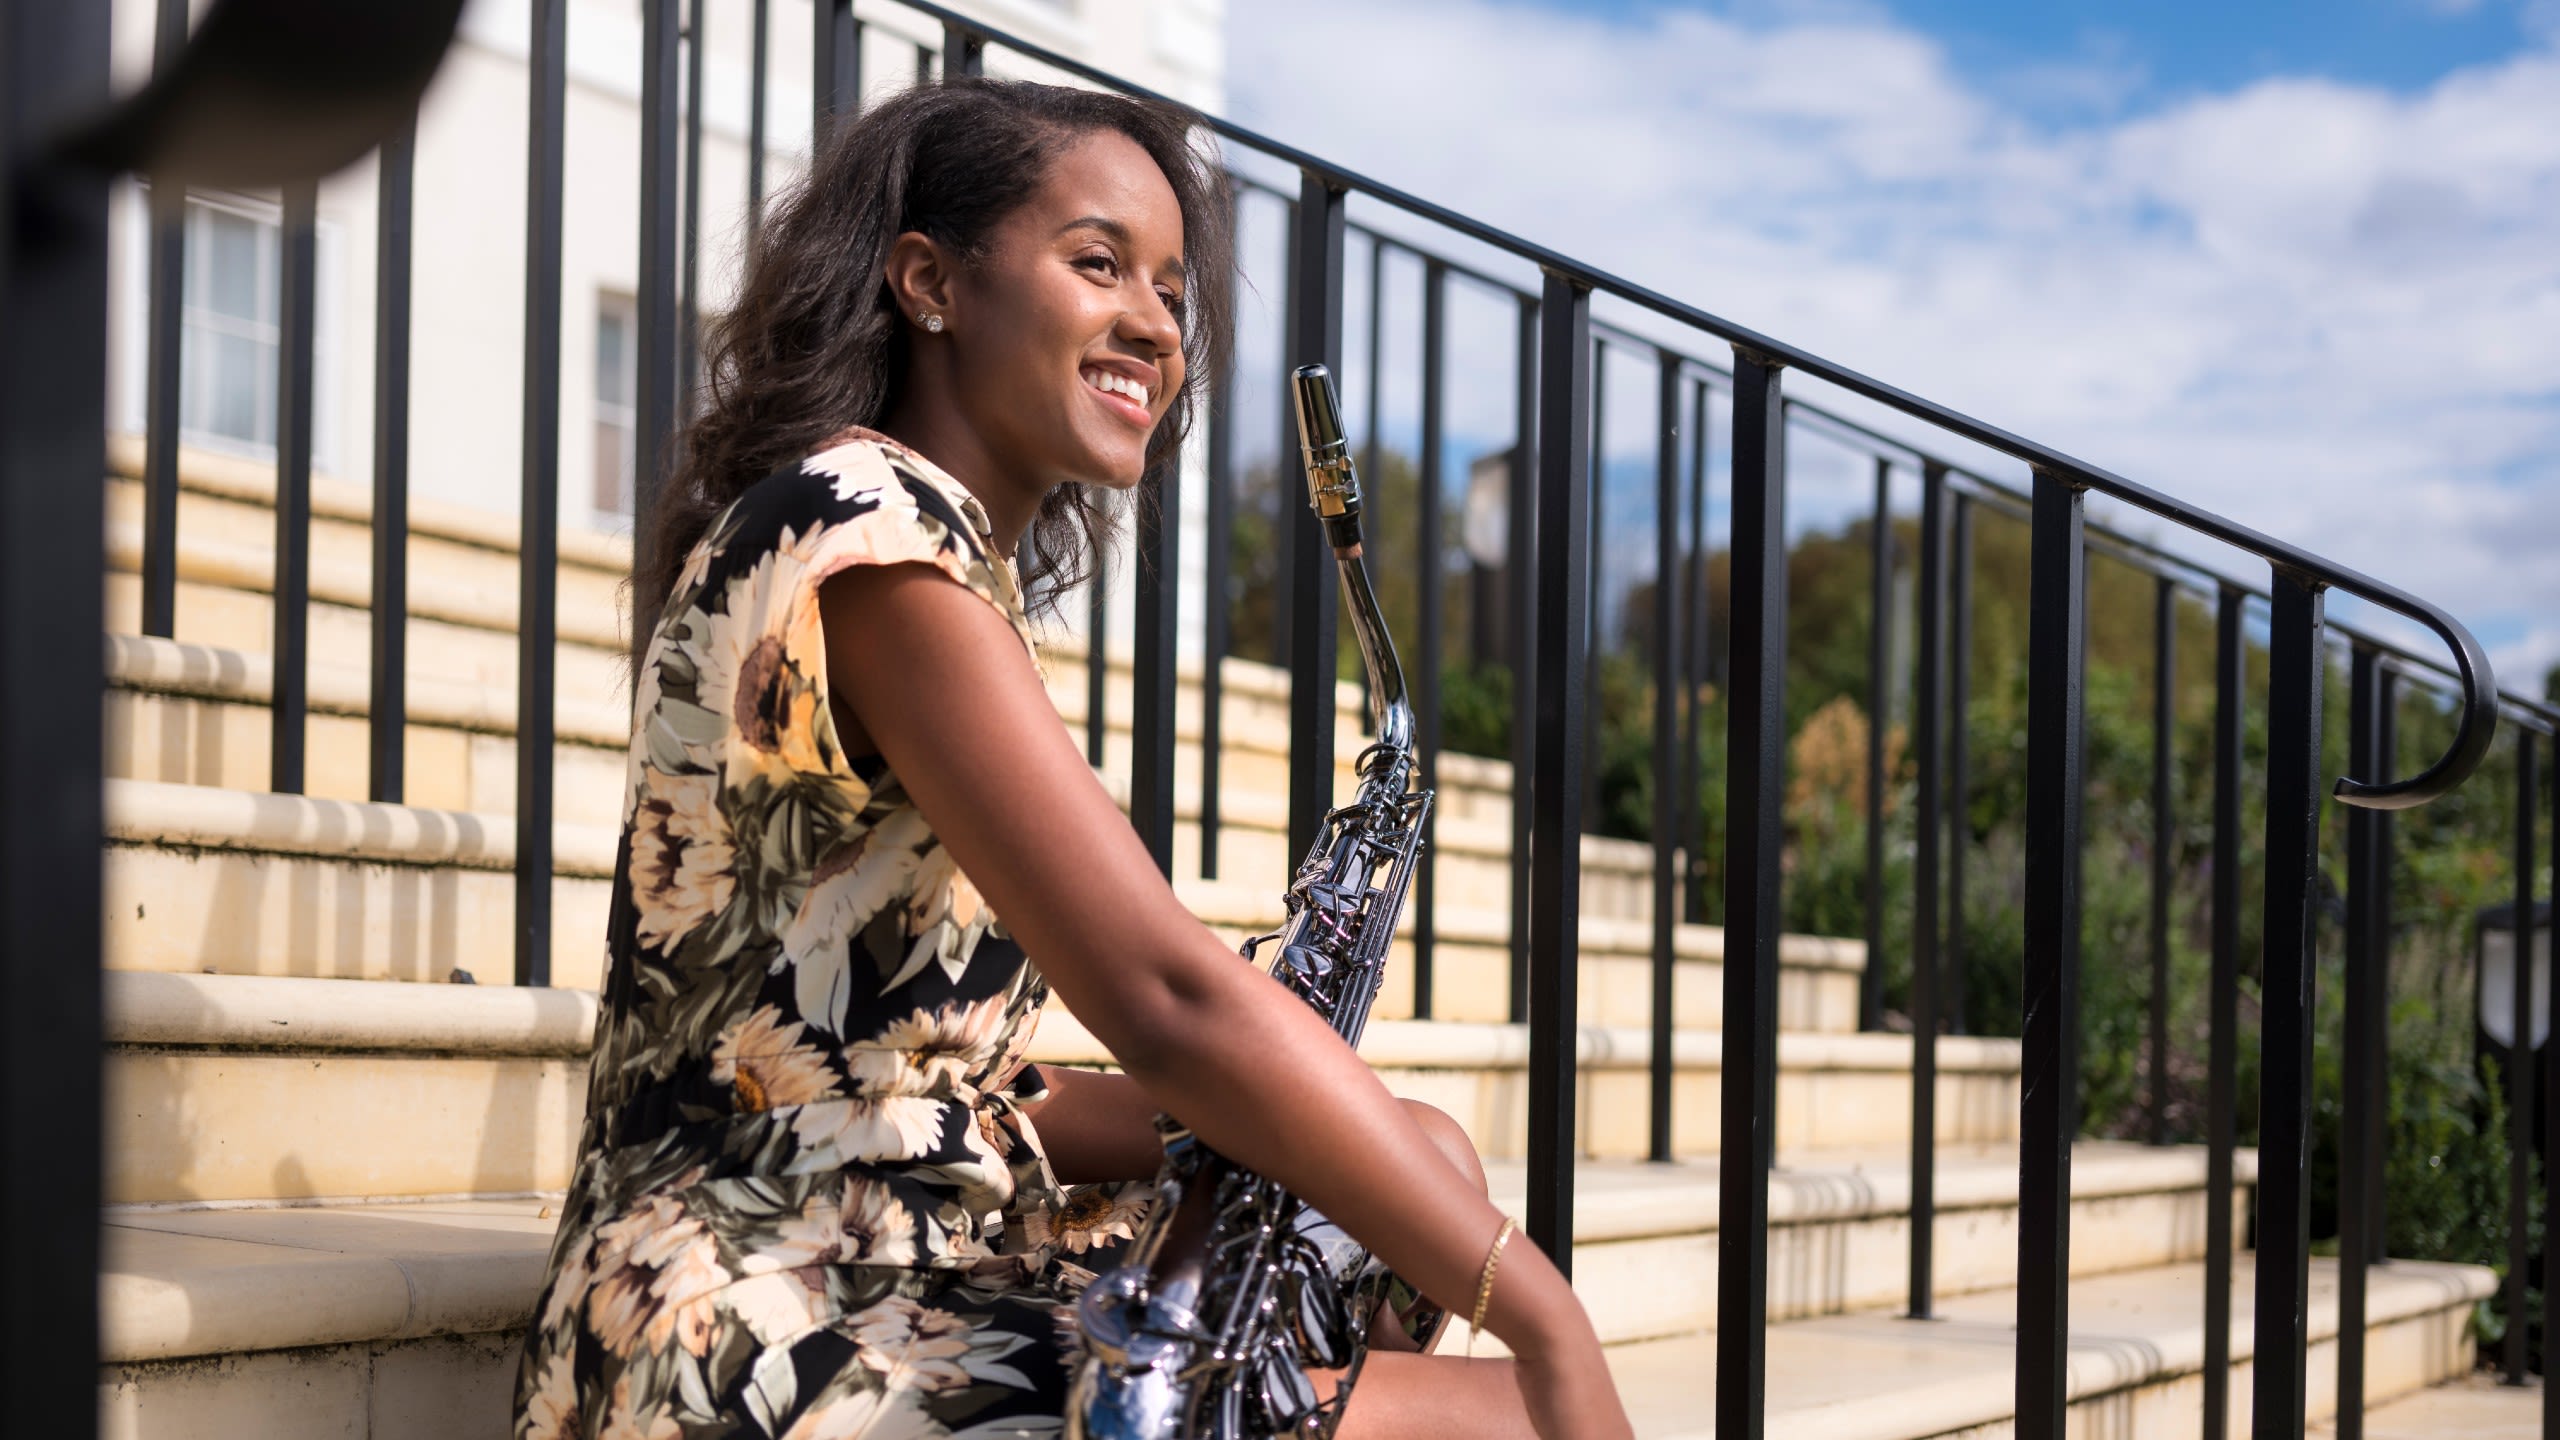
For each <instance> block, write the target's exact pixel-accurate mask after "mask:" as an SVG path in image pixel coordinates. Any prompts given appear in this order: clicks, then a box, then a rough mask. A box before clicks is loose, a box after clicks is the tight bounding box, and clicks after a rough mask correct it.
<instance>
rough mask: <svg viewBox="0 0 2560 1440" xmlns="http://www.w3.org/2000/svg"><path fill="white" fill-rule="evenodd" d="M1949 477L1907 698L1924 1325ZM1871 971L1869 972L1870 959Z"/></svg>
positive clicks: (1914, 1162) (1917, 1230)
mask: <svg viewBox="0 0 2560 1440" xmlns="http://www.w3.org/2000/svg"><path fill="white" fill-rule="evenodd" d="M1946 604H1947V471H1946V467H1945V466H1943V465H1940V464H1937V463H1936V462H1934V461H1932V462H1931V463H1930V464H1928V465H1927V466H1926V467H1924V468H1923V469H1922V471H1921V474H1920V594H1919V610H1920V617H1919V618H1920V627H1919V628H1920V634H1919V652H1920V653H1919V656H1918V660H1919V667H1920V668H1919V675H1918V677H1917V683H1916V684H1915V685H1914V686H1913V688H1912V693H1911V746H1912V753H1913V755H1914V756H1916V757H1917V759H1918V762H1919V763H1918V766H1917V771H1916V775H1915V779H1916V780H1917V782H1918V784H1917V793H1916V795H1915V796H1914V797H1913V798H1914V801H1915V804H1914V807H1913V808H1914V810H1915V812H1916V813H1915V814H1914V815H1913V816H1912V839H1913V852H1914V853H1913V855H1912V872H1913V873H1912V877H1911V1278H1910V1301H1909V1307H1908V1311H1909V1314H1910V1316H1911V1318H1912V1319H1914V1320H1926V1319H1928V1318H1929V1316H1930V1313H1931V1310H1932V1308H1933V1306H1934V1303H1935V1297H1934V1291H1935V1288H1936V1285H1935V1278H1934V1276H1935V1268H1936V1266H1935V1262H1936V1254H1935V1251H1936V1244H1935V1242H1936V1239H1937V1236H1936V1226H1937V1214H1938V1206H1937V1184H1938V904H1939V894H1940V891H1939V868H1938V866H1939V849H1940V843H1941V841H1942V839H1943V837H1944V835H1945V817H1943V816H1942V815H1940V814H1939V804H1940V794H1939V771H1938V763H1939V755H1940V749H1939V740H1938V736H1939V725H1940V724H1941V722H1942V720H1943V718H1944V714H1945V707H1946V703H1947V697H1946V693H1945V690H1944V688H1943V687H1942V685H1941V682H1940V677H1941V675H1942V674H1943V673H1944V671H1943V665H1944V660H1945V649H1946V614H1947V612H1946ZM1869 968H1870V969H1872V968H1874V966H1873V961H1872V959H1871V960H1870V962H1869Z"/></svg>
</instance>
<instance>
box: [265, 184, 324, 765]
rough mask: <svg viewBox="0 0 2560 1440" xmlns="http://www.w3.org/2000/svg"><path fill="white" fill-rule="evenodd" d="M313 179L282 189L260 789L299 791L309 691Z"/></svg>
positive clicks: (315, 279) (315, 258)
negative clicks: (270, 614)
mask: <svg viewBox="0 0 2560 1440" xmlns="http://www.w3.org/2000/svg"><path fill="white" fill-rule="evenodd" d="M319 207H320V186H319V182H317V181H313V180H298V181H295V182H293V183H292V184H289V185H287V186H285V187H284V245H283V251H284V253H283V261H284V293H283V296H282V299H281V303H280V304H279V305H278V306H277V309H276V319H277V325H276V329H277V331H278V336H279V339H280V340H281V341H282V342H283V347H284V348H283V353H282V355H281V356H279V357H278V364H277V372H278V373H277V386H276V569H275V615H274V626H273V634H274V641H273V643H272V645H271V646H270V648H269V650H268V652H267V653H268V654H269V655H271V656H273V657H274V663H275V688H274V690H273V692H272V693H271V694H270V695H269V697H268V703H267V714H268V720H269V723H270V725H271V726H272V727H273V728H272V729H270V731H269V732H268V741H269V743H268V747H267V788H269V789H271V790H274V791H276V792H278V793H279V794H288V795H298V794H300V793H302V786H303V761H304V750H303V725H304V722H305V719H306V718H307V713H308V708H309V699H310V694H311V674H310V670H311V667H310V659H311V396H312V381H313V369H314V364H313V362H314V355H313V344H314V339H315V336H314V333H313V332H314V328H315V327H314V324H313V320H314V317H313V314H312V308H313V302H314V300H315V299H316V296H317V290H318V283H319V250H318V241H317V233H316V232H317V229H318V212H319Z"/></svg>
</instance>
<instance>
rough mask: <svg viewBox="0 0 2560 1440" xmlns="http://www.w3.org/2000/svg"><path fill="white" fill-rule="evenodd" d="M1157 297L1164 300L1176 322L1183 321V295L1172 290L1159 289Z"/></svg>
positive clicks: (1165, 306)
mask: <svg viewBox="0 0 2560 1440" xmlns="http://www.w3.org/2000/svg"><path fill="white" fill-rule="evenodd" d="M1156 298H1157V299H1159V300H1162V301H1163V302H1164V308H1165V309H1166V310H1167V311H1168V312H1169V313H1171V314H1172V316H1173V319H1174V323H1175V324H1177V325H1178V324H1180V323H1182V315H1183V311H1182V297H1181V296H1179V295H1176V294H1174V293H1173V292H1172V291H1170V290H1159V291H1157V292H1156Z"/></svg>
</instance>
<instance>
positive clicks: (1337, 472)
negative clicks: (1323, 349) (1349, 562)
mask: <svg viewBox="0 0 2560 1440" xmlns="http://www.w3.org/2000/svg"><path fill="white" fill-rule="evenodd" d="M1289 381H1290V388H1291V390H1292V391H1293V392H1294V393H1295V395H1296V397H1297V402H1298V448H1299V451H1300V454H1301V457H1302V459H1303V460H1304V462H1305V465H1306V470H1307V503H1308V504H1310V505H1312V506H1314V507H1315V512H1316V519H1317V520H1319V521H1321V522H1322V523H1323V525H1324V538H1325V543H1326V544H1328V545H1330V546H1332V547H1333V550H1334V553H1335V554H1337V555H1345V556H1350V555H1357V554H1359V553H1360V472H1359V470H1358V468H1357V467H1355V466H1354V465H1353V464H1352V463H1351V444H1350V442H1349V441H1348V440H1346V439H1344V438H1343V434H1342V404H1341V401H1340V400H1339V399H1338V398H1337V397H1336V396H1335V394H1334V389H1333V372H1332V371H1330V370H1327V369H1326V368H1325V367H1323V366H1322V365H1301V366H1299V367H1298V368H1297V369H1296V370H1295V371H1293V372H1292V373H1291V374H1290V377H1289Z"/></svg>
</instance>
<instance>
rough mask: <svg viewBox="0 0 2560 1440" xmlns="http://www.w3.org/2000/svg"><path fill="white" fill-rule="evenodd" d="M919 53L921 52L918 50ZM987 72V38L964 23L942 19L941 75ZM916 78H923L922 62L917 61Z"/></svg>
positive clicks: (947, 77) (950, 75) (946, 76)
mask: <svg viewBox="0 0 2560 1440" xmlns="http://www.w3.org/2000/svg"><path fill="white" fill-rule="evenodd" d="M919 53H921V52H919ZM986 73H987V38H986V37H985V36H983V35H981V34H979V33H978V32H977V31H975V30H972V29H970V28H969V27H968V26H966V25H960V24H955V23H953V22H951V21H947V20H946V21H944V22H943V25H942V76H943V78H944V79H946V80H948V79H950V78H951V77H953V76H955V75H984V74H986ZM916 78H917V80H918V81H922V80H923V79H924V74H923V71H922V62H921V60H919V62H918V71H917V75H916Z"/></svg>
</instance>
